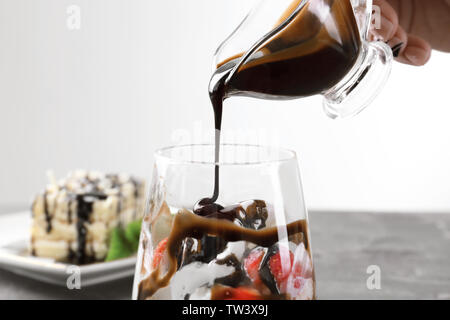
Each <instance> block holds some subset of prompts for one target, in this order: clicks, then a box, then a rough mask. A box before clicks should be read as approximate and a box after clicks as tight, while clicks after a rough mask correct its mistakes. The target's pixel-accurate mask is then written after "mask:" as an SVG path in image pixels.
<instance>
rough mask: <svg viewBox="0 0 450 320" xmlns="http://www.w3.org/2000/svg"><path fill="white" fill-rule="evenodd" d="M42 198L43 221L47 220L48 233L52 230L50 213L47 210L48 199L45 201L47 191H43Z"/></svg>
mask: <svg viewBox="0 0 450 320" xmlns="http://www.w3.org/2000/svg"><path fill="white" fill-rule="evenodd" d="M43 198H44V214H45V221H46V222H47V230H46V231H47V233H50V232H51V231H52V217H51V216H50V213H49V211H48V201H47V191H45V192H44V195H43Z"/></svg>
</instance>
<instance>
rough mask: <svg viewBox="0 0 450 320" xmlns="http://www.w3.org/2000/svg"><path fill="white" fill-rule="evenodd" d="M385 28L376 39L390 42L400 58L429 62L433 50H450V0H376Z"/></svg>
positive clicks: (410, 61)
mask: <svg viewBox="0 0 450 320" xmlns="http://www.w3.org/2000/svg"><path fill="white" fill-rule="evenodd" d="M374 5H377V6H379V7H380V9H381V29H376V30H372V31H371V34H372V36H373V37H374V38H377V39H379V40H383V41H385V42H387V43H388V44H389V45H390V46H391V47H392V48H393V52H394V56H395V57H396V60H397V61H399V62H401V63H406V64H410V65H415V66H421V65H424V64H425V63H427V62H428V60H429V59H430V56H431V50H432V49H436V50H440V51H445V52H450V34H449V33H448V30H449V29H450V0H374Z"/></svg>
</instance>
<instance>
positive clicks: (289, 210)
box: [133, 144, 316, 300]
mask: <svg viewBox="0 0 450 320" xmlns="http://www.w3.org/2000/svg"><path fill="white" fill-rule="evenodd" d="M214 150H215V149H214V145H186V146H178V147H168V148H164V149H161V150H159V151H157V152H156V153H155V159H156V161H155V166H154V169H153V177H152V182H151V187H150V191H149V196H148V200H147V208H146V213H145V217H144V219H143V224H142V230H141V238H140V245H139V251H138V262H137V266H136V273H135V278H134V285H133V299H163V300H180V299H195V300H199V299H207V300H222V299H228V300H253V299H255V300H258V299H292V300H293V299H304V300H307V299H315V298H316V291H315V277H314V268H313V261H312V254H311V245H310V236H309V227H308V215H307V211H306V207H305V203H304V199H303V192H302V186H301V179H300V173H299V168H298V163H297V157H296V154H295V153H294V152H292V151H288V150H283V149H278V148H271V147H263V146H256V145H232V144H224V145H222V146H221V158H220V161H219V163H215V162H214ZM216 164H218V165H219V168H220V180H219V181H220V184H219V186H220V192H219V198H218V200H217V201H216V203H217V204H219V205H216V207H212V208H210V209H211V210H209V212H207V213H206V214H205V213H202V214H196V213H194V210H193V208H194V206H195V204H196V203H197V202H198V201H199V200H200V199H202V198H205V197H206V196H209V195H210V194H211V193H212V192H213V189H214V181H215V180H214V177H215V175H214V172H215V166H216Z"/></svg>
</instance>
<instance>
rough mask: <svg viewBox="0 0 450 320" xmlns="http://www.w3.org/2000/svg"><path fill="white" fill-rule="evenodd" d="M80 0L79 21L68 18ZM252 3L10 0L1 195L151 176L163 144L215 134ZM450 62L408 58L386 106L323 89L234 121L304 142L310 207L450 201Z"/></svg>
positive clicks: (404, 206) (236, 115) (293, 144)
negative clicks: (331, 113) (231, 38)
mask: <svg viewBox="0 0 450 320" xmlns="http://www.w3.org/2000/svg"><path fill="white" fill-rule="evenodd" d="M70 4H76V5H79V6H80V8H81V29H80V30H78V31H70V30H68V29H67V27H66V19H67V15H66V8H67V7H68V6H69V5H70ZM250 5H251V1H241V0H226V1H225V0H191V1H186V0H172V1H164V0H160V1H154V0H152V1H148V0H133V1H126V0H84V1H77V0H72V1H65V0H60V1H54V0H0V108H1V113H0V164H1V165H0V205H1V204H12V203H29V201H30V199H31V198H32V196H33V194H34V193H35V192H37V191H39V190H42V188H43V186H44V183H45V182H46V176H45V172H46V170H48V169H53V170H54V171H55V173H56V174H57V176H62V175H65V173H66V172H67V171H69V170H71V169H75V168H87V169H99V170H102V171H125V172H130V173H134V174H136V175H142V176H144V177H147V176H149V175H150V174H149V172H150V170H151V168H152V161H153V159H152V152H153V150H154V149H155V148H157V147H161V146H165V145H167V144H174V143H182V142H186V141H181V140H186V139H185V138H184V139H180V137H183V133H184V132H187V133H189V132H190V133H192V139H190V141H194V142H200V141H199V140H202V141H204V140H207V136H208V134H210V133H211V131H212V110H211V107H210V105H209V101H208V95H207V84H208V80H209V76H210V72H211V65H212V55H213V53H214V50H215V48H216V47H217V46H218V45H219V43H220V42H221V40H222V39H224V38H225V37H226V36H227V35H228V33H230V32H231V31H232V30H233V28H234V27H235V26H236V25H237V24H238V22H239V21H240V20H241V18H242V17H243V16H244V15H245V13H246V10H247V8H248V7H250ZM449 70H450V55H445V54H442V53H434V54H433V58H432V61H431V62H430V63H429V64H428V65H427V66H426V67H423V68H413V67H407V66H401V65H398V64H396V65H395V66H394V69H393V74H392V77H391V79H390V80H389V83H388V85H387V88H386V89H385V90H384V92H383V93H382V95H381V96H380V97H379V98H378V99H377V100H376V102H375V103H374V104H373V106H372V107H371V108H370V109H369V110H367V111H366V112H364V113H363V114H361V115H360V116H358V117H356V118H354V119H351V120H347V121H341V122H336V121H332V120H329V119H327V118H326V117H325V115H324V114H323V113H322V110H321V98H320V97H314V98H310V99H304V100H302V101H294V102H264V101H260V100H251V99H243V98H240V99H230V100H229V101H228V102H227V103H226V107H225V118H224V126H226V127H228V128H229V130H231V128H235V129H238V130H243V129H245V130H247V131H246V132H249V133H250V134H249V135H248V137H247V138H245V140H246V141H242V139H241V141H240V142H254V143H258V142H268V143H272V144H279V145H281V146H284V147H288V148H292V149H294V150H296V151H297V153H298V155H299V158H300V164H301V169H302V172H303V180H304V188H305V196H306V199H307V200H308V206H309V208H313V209H331V210H349V209H350V210H373V211H396V212H397V211H398V212H404V211H416V212H436V211H450V169H449V166H450V148H449V141H450V126H449V125H448V123H449V119H450V103H449V98H448V94H449V90H450V87H449V79H448V72H449ZM245 130H244V131H245ZM261 132H263V134H262V137H261V134H260V135H259V140H258V139H256V138H255V137H254V136H255V135H254V134H252V133H261ZM264 132H265V133H264ZM264 135H265V136H266V139H264ZM260 140H264V141H260ZM188 142H189V141H188Z"/></svg>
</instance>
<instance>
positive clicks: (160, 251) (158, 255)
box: [152, 238, 168, 269]
mask: <svg viewBox="0 0 450 320" xmlns="http://www.w3.org/2000/svg"><path fill="white" fill-rule="evenodd" d="M167 240H168V238H165V239H163V240H161V242H160V243H158V245H157V246H156V249H155V250H154V251H153V261H152V268H153V269H156V268H157V267H158V266H159V264H160V263H161V260H162V258H163V256H164V252H165V251H166V248H167Z"/></svg>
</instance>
